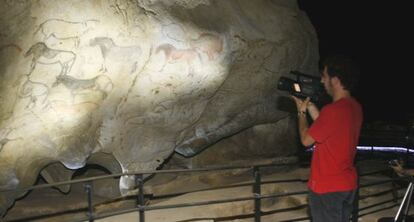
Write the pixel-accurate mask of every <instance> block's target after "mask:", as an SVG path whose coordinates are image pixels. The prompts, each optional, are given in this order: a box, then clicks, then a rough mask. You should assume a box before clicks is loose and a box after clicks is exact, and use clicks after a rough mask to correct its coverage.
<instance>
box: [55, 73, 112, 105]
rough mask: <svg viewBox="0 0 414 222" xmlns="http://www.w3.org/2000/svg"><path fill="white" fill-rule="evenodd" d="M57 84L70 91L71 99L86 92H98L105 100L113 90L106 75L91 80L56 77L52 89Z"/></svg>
mask: <svg viewBox="0 0 414 222" xmlns="http://www.w3.org/2000/svg"><path fill="white" fill-rule="evenodd" d="M59 84H62V85H64V86H65V87H66V88H67V89H69V90H70V92H71V95H72V98H73V99H74V98H75V96H76V95H78V94H82V93H86V91H87V90H93V91H99V92H101V93H102V95H103V98H104V99H105V98H106V97H107V96H108V93H109V92H110V91H111V90H112V88H113V84H112V81H111V79H110V78H109V77H108V76H106V75H98V76H95V77H93V78H91V79H77V78H75V77H72V76H68V75H58V76H56V81H55V82H54V83H53V85H52V87H56V86H58V85H59Z"/></svg>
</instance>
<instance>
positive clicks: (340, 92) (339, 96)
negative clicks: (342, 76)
mask: <svg viewBox="0 0 414 222" xmlns="http://www.w3.org/2000/svg"><path fill="white" fill-rule="evenodd" d="M350 97H351V93H350V92H349V91H348V90H343V89H342V90H337V92H335V93H334V94H333V96H332V100H333V101H334V102H335V101H338V100H340V99H343V98H350Z"/></svg>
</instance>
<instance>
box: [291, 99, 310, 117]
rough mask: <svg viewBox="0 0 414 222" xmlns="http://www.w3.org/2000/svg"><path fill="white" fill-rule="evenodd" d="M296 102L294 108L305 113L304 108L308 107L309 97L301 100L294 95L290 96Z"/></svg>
mask: <svg viewBox="0 0 414 222" xmlns="http://www.w3.org/2000/svg"><path fill="white" fill-rule="evenodd" d="M290 97H292V99H293V100H294V101H295V103H296V108H297V109H298V112H299V113H306V109H307V107H308V103H309V101H310V98H309V97H307V98H306V99H305V100H301V99H299V98H298V97H296V96H290Z"/></svg>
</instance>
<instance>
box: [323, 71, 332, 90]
mask: <svg viewBox="0 0 414 222" xmlns="http://www.w3.org/2000/svg"><path fill="white" fill-rule="evenodd" d="M321 83H322V84H323V86H324V87H325V90H326V92H327V93H328V95H330V96H332V82H331V77H330V76H329V75H328V68H327V67H326V66H325V67H324V68H323V71H322V74H321Z"/></svg>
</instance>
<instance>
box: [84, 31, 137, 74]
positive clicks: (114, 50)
mask: <svg viewBox="0 0 414 222" xmlns="http://www.w3.org/2000/svg"><path fill="white" fill-rule="evenodd" d="M89 45H90V46H98V47H99V49H100V50H101V54H102V58H103V60H104V63H103V64H102V68H101V70H102V71H103V72H106V71H108V70H107V68H106V66H107V65H108V64H110V63H122V64H123V65H131V66H136V64H137V63H138V61H139V58H140V56H141V54H142V50H141V47H139V46H118V45H116V44H115V42H114V41H113V40H112V39H111V38H108V37H96V38H93V39H91V40H90V42H89Z"/></svg>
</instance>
